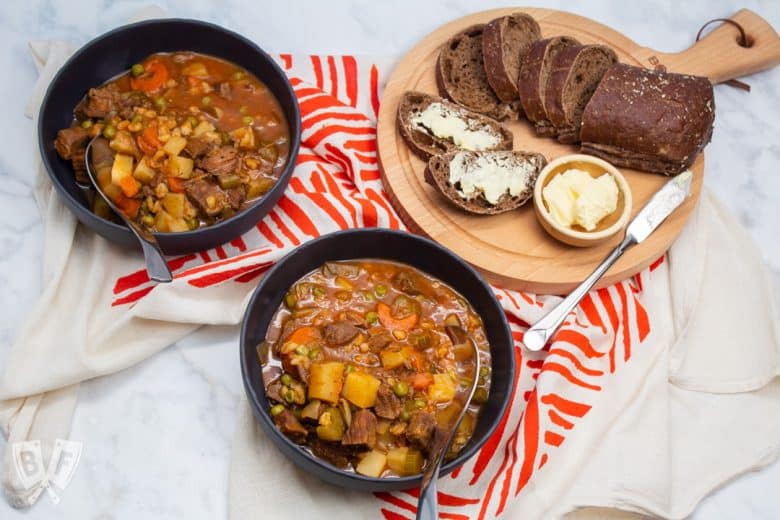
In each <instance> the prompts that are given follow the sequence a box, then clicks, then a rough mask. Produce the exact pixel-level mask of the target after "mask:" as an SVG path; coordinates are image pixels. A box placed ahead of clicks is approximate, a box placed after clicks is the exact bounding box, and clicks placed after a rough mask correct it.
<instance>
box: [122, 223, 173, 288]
mask: <svg viewBox="0 0 780 520" xmlns="http://www.w3.org/2000/svg"><path fill="white" fill-rule="evenodd" d="M128 227H129V228H130V229H131V230H132V231H133V233H135V234H136V236H137V237H138V239H139V240H140V242H141V249H143V252H144V262H145V263H146V272H147V273H148V274H149V278H150V279H152V280H154V281H155V282H163V283H167V282H170V281H172V280H173V275H172V274H171V270H170V268H169V267H168V262H166V261H165V257H164V256H163V254H162V251H161V250H160V246H158V245H157V242H149V241H148V240H146V239H144V237H143V236H141V234H139V233H138V232H137V231H136V230H135V226H132V225H131V226H128Z"/></svg>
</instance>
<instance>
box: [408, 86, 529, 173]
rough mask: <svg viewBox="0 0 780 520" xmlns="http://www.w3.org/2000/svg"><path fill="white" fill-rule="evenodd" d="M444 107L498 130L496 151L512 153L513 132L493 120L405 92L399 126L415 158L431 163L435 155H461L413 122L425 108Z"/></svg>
mask: <svg viewBox="0 0 780 520" xmlns="http://www.w3.org/2000/svg"><path fill="white" fill-rule="evenodd" d="M436 102H439V103H442V104H444V105H445V106H448V107H450V108H451V109H452V110H454V111H457V112H459V113H462V114H464V116H465V117H467V118H468V119H471V120H473V121H474V122H476V123H478V124H482V125H485V126H488V127H490V128H491V129H493V130H495V132H496V133H497V134H499V135H500V137H501V141H500V142H499V144H498V145H497V146H496V148H495V150H511V149H512V141H513V139H514V136H513V134H512V132H511V131H510V130H508V129H507V128H505V127H504V126H503V125H502V124H501V123H499V122H498V121H495V120H493V119H490V118H489V117H486V116H483V115H482V114H477V113H476V112H472V111H469V110H467V109H465V108H463V107H461V106H459V105H455V104H454V103H450V102H449V101H446V100H444V99H442V98H440V97H436V96H431V95H430V94H425V93H423V92H415V91H408V92H404V95H403V96H402V97H401V100H400V102H399V103H398V112H397V113H396V126H397V127H398V132H399V133H400V134H401V137H402V138H403V140H404V141H405V142H406V144H407V145H408V146H409V148H410V149H411V150H412V152H414V154H415V155H417V156H418V157H420V158H421V159H423V160H426V161H427V160H428V159H430V158H431V157H432V156H434V155H438V154H441V153H447V152H452V151H458V150H459V148H458V147H457V146H456V145H455V144H454V143H453V142H451V141H449V140H446V139H439V138H437V137H435V136H431V135H430V134H428V133H426V132H421V131H419V130H415V129H414V127H413V125H412V122H411V118H412V116H413V114H415V113H417V112H420V111H422V110H425V107H427V106H428V105H430V104H431V103H436Z"/></svg>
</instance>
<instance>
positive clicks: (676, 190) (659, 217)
mask: <svg viewBox="0 0 780 520" xmlns="http://www.w3.org/2000/svg"><path fill="white" fill-rule="evenodd" d="M692 179H693V174H692V173H691V170H685V171H684V172H682V173H681V174H679V175H678V176H676V177H674V178H673V179H670V180H669V181H667V183H666V184H664V186H663V187H662V188H661V189H660V190H658V191H657V192H656V194H655V195H653V196H652V198H651V199H650V200H649V201H648V202H647V204H645V206H644V207H643V208H642V209H641V210H640V211H639V213H637V215H636V217H634V220H632V221H631V223H630V224H629V225H628V228H627V229H626V236H628V237H631V238H632V239H633V241H634V242H635V243H637V244H638V243H640V242H642V241H643V240H644V239H646V238H647V237H648V236H650V234H651V233H652V232H653V231H655V229H656V228H657V227H658V226H660V225H661V223H662V222H663V221H664V220H666V217H668V216H669V215H671V214H672V212H673V211H674V210H675V209H677V207H678V206H679V205H680V204H682V203H683V202H684V201H685V199H687V198H688V196H689V195H690V194H691V180H692Z"/></svg>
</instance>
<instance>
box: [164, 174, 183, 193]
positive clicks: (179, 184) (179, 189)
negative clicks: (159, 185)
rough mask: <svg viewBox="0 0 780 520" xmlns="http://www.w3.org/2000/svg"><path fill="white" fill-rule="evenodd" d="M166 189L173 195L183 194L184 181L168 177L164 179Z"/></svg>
mask: <svg viewBox="0 0 780 520" xmlns="http://www.w3.org/2000/svg"><path fill="white" fill-rule="evenodd" d="M166 182H167V183H168V188H169V189H170V190H171V191H172V192H174V193H184V179H180V178H179V177H168V178H167V179H166Z"/></svg>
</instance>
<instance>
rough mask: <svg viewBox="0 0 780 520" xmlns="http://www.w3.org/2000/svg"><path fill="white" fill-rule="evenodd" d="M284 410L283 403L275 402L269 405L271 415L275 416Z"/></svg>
mask: <svg viewBox="0 0 780 520" xmlns="http://www.w3.org/2000/svg"><path fill="white" fill-rule="evenodd" d="M283 411H284V405H283V404H276V405H274V406H272V407H271V416H272V417H276V416H277V415H279V414H280V413H282V412H283Z"/></svg>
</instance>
